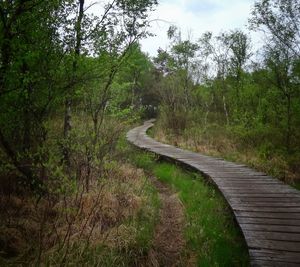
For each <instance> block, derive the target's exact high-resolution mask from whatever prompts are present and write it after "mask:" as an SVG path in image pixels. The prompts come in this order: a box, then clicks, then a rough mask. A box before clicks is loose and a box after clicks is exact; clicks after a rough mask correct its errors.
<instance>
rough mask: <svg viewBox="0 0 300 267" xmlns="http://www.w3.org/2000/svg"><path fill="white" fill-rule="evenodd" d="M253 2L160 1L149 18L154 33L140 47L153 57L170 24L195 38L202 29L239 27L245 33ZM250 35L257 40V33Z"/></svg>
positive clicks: (162, 44)
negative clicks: (152, 20)
mask: <svg viewBox="0 0 300 267" xmlns="http://www.w3.org/2000/svg"><path fill="white" fill-rule="evenodd" d="M254 2H255V0H159V4H158V6H157V8H156V11H154V12H153V13H152V15H151V19H157V21H154V22H152V23H151V28H150V31H151V32H153V33H155V35H156V36H154V37H149V38H148V39H146V40H142V42H141V44H142V49H143V51H145V52H148V53H149V54H150V55H151V56H155V55H156V51H157V49H158V48H159V47H161V48H163V49H164V48H166V46H167V44H168V39H167V34H166V32H167V30H168V28H169V26H170V25H171V24H174V25H176V26H178V27H179V28H180V29H181V31H182V34H183V35H184V36H187V35H188V34H189V33H190V35H191V36H192V39H194V40H197V39H198V38H199V37H200V36H201V34H202V33H204V32H205V31H212V32H213V33H215V34H218V33H220V31H223V30H225V31H226V30H233V29H237V28H239V29H243V30H245V31H246V32H247V27H246V24H247V20H248V18H249V16H250V13H251V9H252V7H253V5H254ZM160 20H162V21H160ZM163 21H166V22H163ZM252 35H253V34H252ZM252 38H254V39H257V36H254V35H253V36H252ZM256 41H258V40H256Z"/></svg>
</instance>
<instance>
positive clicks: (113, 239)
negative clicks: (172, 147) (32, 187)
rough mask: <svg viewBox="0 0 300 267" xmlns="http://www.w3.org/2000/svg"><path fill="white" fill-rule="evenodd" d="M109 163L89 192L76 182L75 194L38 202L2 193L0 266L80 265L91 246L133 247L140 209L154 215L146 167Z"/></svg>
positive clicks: (110, 248)
mask: <svg viewBox="0 0 300 267" xmlns="http://www.w3.org/2000/svg"><path fill="white" fill-rule="evenodd" d="M107 165H108V166H106V167H105V175H104V176H105V177H102V178H99V177H98V179H94V180H93V182H92V183H91V184H90V189H89V191H88V192H86V190H85V187H84V186H83V185H81V184H77V185H76V189H75V190H74V191H73V192H72V193H71V194H59V195H58V194H56V195H55V194H53V195H47V196H45V197H43V198H42V199H41V200H40V201H37V199H36V198H35V197H30V196H29V195H26V193H23V194H10V195H1V198H0V205H1V227H0V244H1V257H0V265H9V264H17V263H18V264H25V265H27V264H37V265H43V264H46V263H47V264H50V265H64V264H66V262H72V263H74V264H75V265H76V264H78V261H77V260H80V259H82V257H83V255H85V254H86V251H87V250H91V249H93V248H97V247H106V248H107V250H110V251H112V250H114V251H126V250H128V249H129V248H132V247H133V244H135V243H136V242H137V241H136V239H137V236H138V234H139V233H138V232H139V229H138V228H137V227H136V226H137V222H136V221H137V220H138V215H139V213H141V212H143V213H145V214H146V215H145V216H154V211H153V206H152V205H151V203H149V202H150V199H149V194H147V192H145V188H146V186H148V184H147V181H146V179H145V175H144V173H143V171H142V170H139V169H136V168H134V167H132V166H131V165H129V164H120V163H116V162H112V163H110V164H107ZM145 207H147V208H145ZM129 222H131V223H129ZM100 256H101V255H100ZM102 256H103V255H102Z"/></svg>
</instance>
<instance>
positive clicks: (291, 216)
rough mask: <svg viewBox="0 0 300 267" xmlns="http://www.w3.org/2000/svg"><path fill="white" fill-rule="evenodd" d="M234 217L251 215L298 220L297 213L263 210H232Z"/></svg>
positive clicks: (298, 214) (298, 215)
mask: <svg viewBox="0 0 300 267" xmlns="http://www.w3.org/2000/svg"><path fill="white" fill-rule="evenodd" d="M234 213H235V216H236V217H251V218H273V219H297V220H300V212H299V213H283V212H282V213H281V212H264V211H261V212H259V211H256V212H251V211H248V210H246V211H238V210H236V211H234Z"/></svg>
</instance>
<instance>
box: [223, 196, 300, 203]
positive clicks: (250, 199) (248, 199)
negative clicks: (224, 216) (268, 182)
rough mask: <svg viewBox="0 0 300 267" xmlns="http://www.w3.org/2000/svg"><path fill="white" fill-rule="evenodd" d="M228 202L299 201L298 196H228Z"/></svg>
mask: <svg viewBox="0 0 300 267" xmlns="http://www.w3.org/2000/svg"><path fill="white" fill-rule="evenodd" d="M228 200H229V201H230V202H235V201H242V202H243V203H255V202H259V203H262V202H264V203H266V202H272V203H275V202H279V203H290V202H292V201H293V202H294V201H297V202H298V203H300V197H290V198H283V197H229V199H228Z"/></svg>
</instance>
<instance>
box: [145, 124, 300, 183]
mask: <svg viewBox="0 0 300 267" xmlns="http://www.w3.org/2000/svg"><path fill="white" fill-rule="evenodd" d="M150 134H151V135H152V136H153V137H154V138H155V139H156V140H159V141H160V142H163V143H168V144H172V145H175V146H178V147H181V148H184V149H188V150H192V151H195V152H200V153H203V154H206V155H209V156H214V157H222V158H224V159H226V160H229V161H233V162H238V163H243V164H247V165H249V166H251V167H253V168H255V169H257V170H259V171H262V172H265V173H267V174H268V175H271V176H273V177H276V178H278V179H280V180H283V181H284V182H286V183H288V184H290V185H292V186H294V187H295V188H297V189H300V176H299V173H300V172H299V171H300V169H299V167H300V166H299V160H300V154H293V155H290V154H287V153H285V152H284V151H282V150H278V149H277V150H276V149H275V148H274V147H272V146H271V144H270V143H263V142H262V144H261V145H260V146H258V147H257V146H254V145H251V143H252V142H250V140H244V139H240V138H239V137H237V136H236V135H235V134H234V133H233V132H232V130H230V129H227V128H226V127H222V126H217V125H209V126H207V128H206V129H205V130H204V129H202V128H201V127H200V126H199V125H198V126H194V127H192V128H187V129H186V130H185V131H183V132H181V134H174V133H171V132H168V131H167V130H166V128H165V127H163V126H162V125H161V122H160V121H158V122H157V123H156V124H155V127H154V128H153V130H152V131H150ZM270 138H271V137H270ZM274 149H275V150H274Z"/></svg>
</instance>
